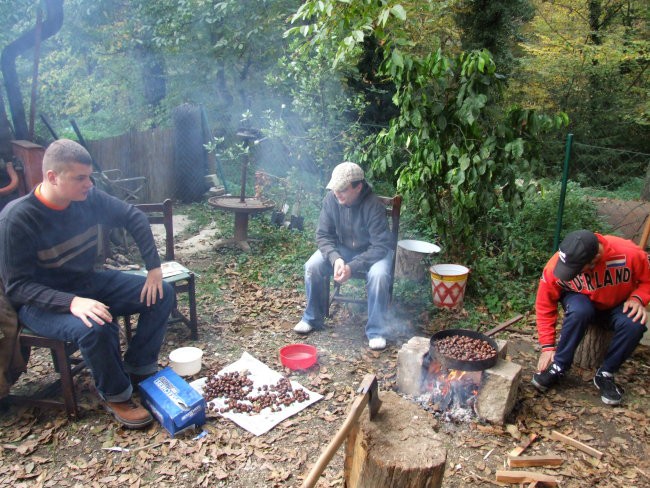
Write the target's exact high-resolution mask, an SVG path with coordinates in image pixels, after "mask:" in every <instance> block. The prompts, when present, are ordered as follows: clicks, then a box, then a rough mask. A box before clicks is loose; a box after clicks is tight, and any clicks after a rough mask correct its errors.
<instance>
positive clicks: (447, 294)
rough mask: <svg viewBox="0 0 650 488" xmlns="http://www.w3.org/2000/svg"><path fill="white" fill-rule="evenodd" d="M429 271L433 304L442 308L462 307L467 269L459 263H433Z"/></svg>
mask: <svg viewBox="0 0 650 488" xmlns="http://www.w3.org/2000/svg"><path fill="white" fill-rule="evenodd" d="M429 273H430V274H431V291H432V292H433V304H434V305H435V306H436V307H443V308H460V307H462V305H463V300H464V299H465V285H467V275H469V269H468V268H466V267H465V266H461V265H460V264H435V265H433V266H431V267H430V268H429Z"/></svg>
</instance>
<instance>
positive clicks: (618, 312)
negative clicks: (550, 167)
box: [532, 230, 650, 405]
mask: <svg viewBox="0 0 650 488" xmlns="http://www.w3.org/2000/svg"><path fill="white" fill-rule="evenodd" d="M649 301H650V264H649V262H648V255H647V254H646V253H645V252H644V251H643V250H642V249H640V248H639V247H638V246H637V245H636V244H634V243H633V242H632V241H629V240H626V239H622V238H620V237H615V236H609V235H607V236H603V235H600V234H595V233H593V232H590V231H588V230H578V231H575V232H571V233H570V234H568V235H567V236H566V238H565V239H564V240H563V241H562V243H561V244H560V248H559V250H558V252H556V253H555V254H554V255H553V257H552V258H551V259H550V260H549V261H548V263H547V264H546V266H545V267H544V271H543V272H542V278H541V280H540V283H539V288H538V289H537V299H536V301H535V309H536V312H537V332H538V335H539V342H540V345H541V346H542V353H541V355H540V358H539V362H538V363H537V368H538V371H539V372H538V373H535V374H534V375H533V381H532V383H533V386H535V387H536V388H537V389H538V390H540V391H542V392H545V391H546V390H548V389H549V388H550V387H551V386H553V385H554V384H556V383H557V382H558V381H559V380H560V378H562V377H563V376H564V374H565V373H566V372H567V371H568V369H569V368H570V367H571V364H572V363H573V356H574V354H575V351H576V348H577V347H578V344H579V343H580V341H581V340H582V338H583V336H584V334H585V331H586V330H587V326H588V325H589V324H591V323H594V322H595V323H602V324H604V325H606V326H607V327H609V328H610V329H612V330H613V331H614V337H613V338H612V341H611V343H610V345H609V348H608V350H607V354H606V356H605V359H604V361H603V363H602V365H601V366H600V368H599V369H598V371H597V372H596V375H595V377H594V384H595V385H596V387H597V388H598V389H599V390H600V395H601V399H602V401H603V402H604V403H606V404H608V405H618V404H619V403H621V400H622V397H623V390H622V389H621V388H620V387H619V386H618V385H617V384H616V383H615V382H614V373H616V371H618V369H619V367H620V366H621V364H623V362H624V361H625V360H626V359H627V358H628V357H630V355H631V354H632V352H633V351H634V349H635V348H636V346H637V345H638V344H639V342H640V341H641V337H643V334H644V332H645V331H646V330H647V327H646V325H645V324H646V321H647V314H646V309H645V307H646V305H647V304H648V302H649ZM558 303H560V304H562V308H563V309H564V320H563V322H562V330H561V335H560V340H559V341H558V342H557V345H556V337H555V336H556V334H555V329H556V325H557V318H558Z"/></svg>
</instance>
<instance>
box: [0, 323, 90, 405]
mask: <svg viewBox="0 0 650 488" xmlns="http://www.w3.org/2000/svg"><path fill="white" fill-rule="evenodd" d="M18 341H19V346H20V348H21V349H23V348H28V349H29V350H31V348H33V347H41V348H46V349H49V350H50V353H51V355H52V362H53V364H54V370H55V371H56V372H57V373H58V375H59V377H58V379H57V380H55V381H54V382H52V383H50V384H48V385H46V386H44V387H43V388H41V389H40V390H38V391H37V392H35V393H33V394H32V395H14V394H11V395H8V396H7V397H6V398H5V400H6V401H7V402H8V403H11V404H15V405H30V406H37V407H55V408H63V409H65V411H66V413H67V414H68V416H69V417H78V416H79V409H78V407H77V396H76V392H75V387H74V376H75V375H76V374H77V373H79V372H80V371H81V370H83V369H84V368H85V367H86V364H85V363H84V361H83V359H82V358H81V357H78V356H77V357H73V354H74V353H75V352H76V351H77V347H76V346H75V345H74V344H72V343H71V342H65V341H60V340H58V339H49V338H47V337H43V336H40V335H38V334H36V333H35V332H32V331H31V330H29V329H28V328H27V327H25V326H23V325H20V331H19V333H18ZM58 390H61V395H62V399H57V398H52V396H53V395H54V394H55V393H56V392H57V391H58Z"/></svg>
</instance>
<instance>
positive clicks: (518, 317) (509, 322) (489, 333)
mask: <svg viewBox="0 0 650 488" xmlns="http://www.w3.org/2000/svg"><path fill="white" fill-rule="evenodd" d="M523 318H524V316H523V315H521V314H519V315H515V316H514V317H512V318H511V319H510V320H506V321H505V322H504V323H502V324H499V325H497V326H496V327H495V328H494V329H490V330H488V331H487V332H484V333H483V335H486V336H488V337H490V336H493V335H494V334H496V333H497V332H501V331H502V330H503V329H507V328H508V327H510V326H511V325H512V324H514V323H517V322H519V321H520V320H521V319H523Z"/></svg>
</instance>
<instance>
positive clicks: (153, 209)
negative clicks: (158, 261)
mask: <svg viewBox="0 0 650 488" xmlns="http://www.w3.org/2000/svg"><path fill="white" fill-rule="evenodd" d="M134 207H135V208H137V209H139V210H141V211H142V212H144V213H145V215H146V216H147V218H148V219H149V223H150V224H162V225H164V226H165V261H173V260H174V219H173V215H174V210H173V205H172V201H171V200H170V199H169V198H168V199H166V200H165V201H164V202H162V203H139V204H137V205H134Z"/></svg>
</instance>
